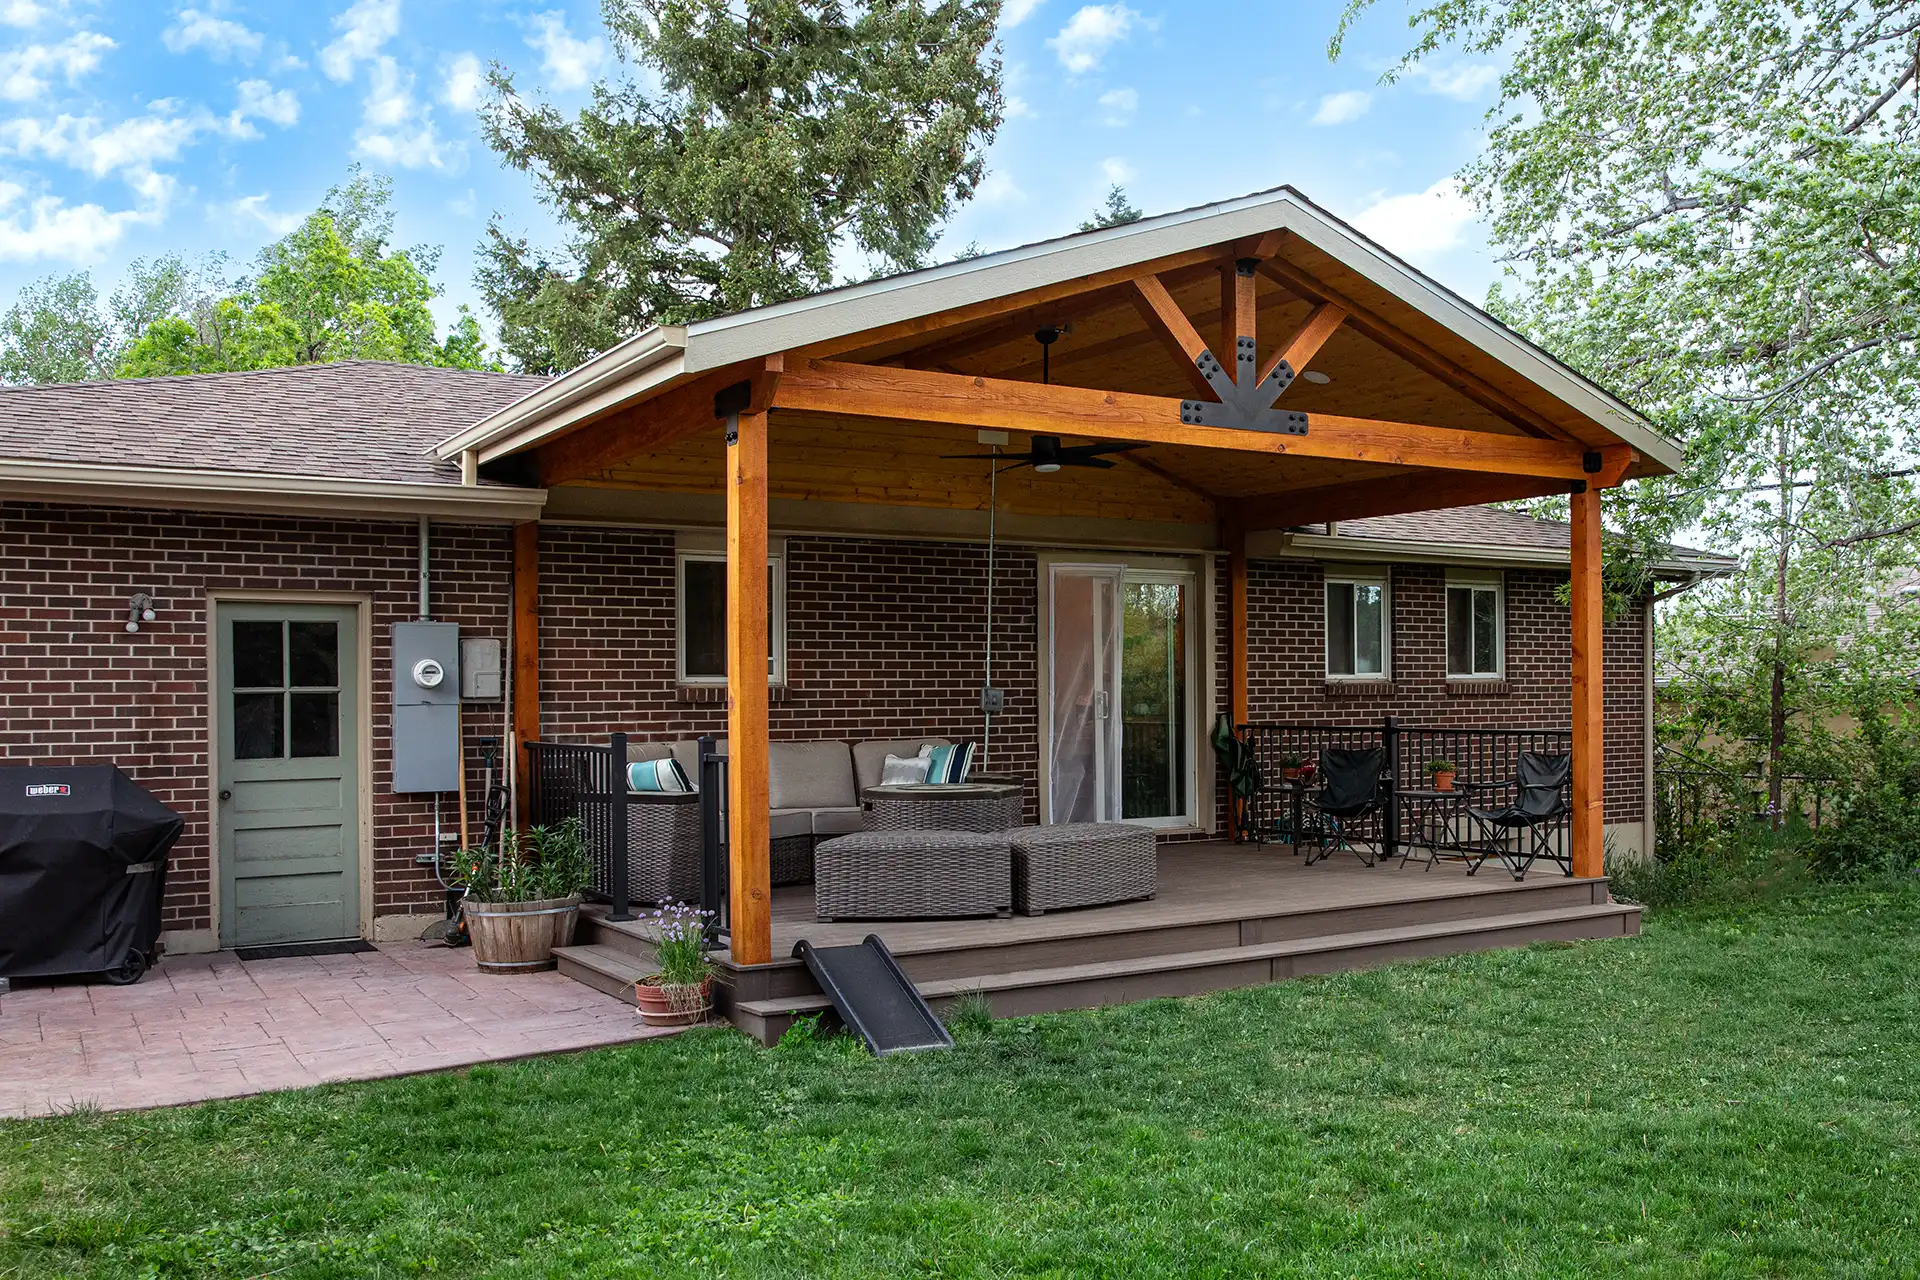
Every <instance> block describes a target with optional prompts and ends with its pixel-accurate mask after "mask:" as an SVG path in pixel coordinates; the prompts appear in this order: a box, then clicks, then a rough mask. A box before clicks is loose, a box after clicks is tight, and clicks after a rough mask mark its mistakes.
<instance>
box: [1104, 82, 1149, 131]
mask: <svg viewBox="0 0 1920 1280" xmlns="http://www.w3.org/2000/svg"><path fill="white" fill-rule="evenodd" d="M1100 109H1101V116H1100V122H1101V123H1102V124H1108V125H1112V126H1113V127H1114V128H1116V129H1117V128H1119V127H1120V126H1122V125H1124V124H1126V123H1127V122H1128V121H1129V120H1132V119H1133V113H1134V112H1136V111H1138V110H1139V109H1140V91H1139V90H1138V89H1109V90H1107V92H1105V93H1103V94H1101V95H1100Z"/></svg>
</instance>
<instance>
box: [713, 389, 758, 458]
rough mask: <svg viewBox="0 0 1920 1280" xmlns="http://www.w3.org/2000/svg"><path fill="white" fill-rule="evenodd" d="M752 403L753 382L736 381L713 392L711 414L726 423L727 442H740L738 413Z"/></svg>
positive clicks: (733, 443) (742, 411) (732, 443)
mask: <svg viewBox="0 0 1920 1280" xmlns="http://www.w3.org/2000/svg"><path fill="white" fill-rule="evenodd" d="M752 404H753V384H752V383H751V382H736V383H734V384H733V385H732V386H730V387H722V388H720V390H718V391H716V392H714V393H713V416H714V417H715V418H717V419H719V420H720V421H723V422H725V423H726V424H727V443H728V444H729V445H736V444H739V443H740V415H741V414H743V413H745V412H746V411H747V409H748V408H749V407H751V406H752Z"/></svg>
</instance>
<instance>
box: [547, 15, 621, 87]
mask: <svg viewBox="0 0 1920 1280" xmlns="http://www.w3.org/2000/svg"><path fill="white" fill-rule="evenodd" d="M527 23H528V25H529V26H531V27H532V28H533V31H532V33H531V34H530V35H528V36H527V47H528V48H529V49H533V50H535V51H537V52H538V53H539V54H540V69H541V70H542V71H544V72H546V73H547V88H549V89H552V90H554V91H555V92H561V93H564V92H566V91H567V90H569V89H584V88H586V87H587V86H588V85H589V84H592V83H593V79H594V77H595V76H597V75H598V74H600V69H601V68H602V67H604V66H605V65H606V62H607V45H606V42H605V41H604V40H602V39H600V37H598V36H593V37H591V38H590V39H586V40H576V39H574V38H573V36H572V35H570V34H569V33H568V31H567V16H566V15H565V14H563V13H561V12H560V11H559V10H557V9H555V10H549V11H548V12H546V13H536V14H534V15H533V16H532V17H530V18H528V19H527Z"/></svg>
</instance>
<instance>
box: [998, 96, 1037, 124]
mask: <svg viewBox="0 0 1920 1280" xmlns="http://www.w3.org/2000/svg"><path fill="white" fill-rule="evenodd" d="M1001 114H1003V115H1004V116H1005V117H1006V118H1007V119H1009V120H1024V119H1027V118H1029V117H1031V116H1032V115H1033V108H1032V107H1031V106H1029V105H1028V104H1027V100H1026V99H1025V98H1023V97H1021V96H1020V95H1019V94H1017V93H1010V94H1008V95H1007V99H1006V109H1005V110H1004V111H1003V112H1002V113H1001Z"/></svg>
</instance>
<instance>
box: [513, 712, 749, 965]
mask: <svg viewBox="0 0 1920 1280" xmlns="http://www.w3.org/2000/svg"><path fill="white" fill-rule="evenodd" d="M525 745H526V750H527V766H528V767H527V782H528V787H529V791H530V794H529V797H528V815H529V818H530V820H531V822H532V823H533V825H534V826H558V825H560V824H561V823H562V822H565V821H566V820H567V819H569V818H578V819H579V820H580V830H581V835H582V837H583V838H584V839H585V841H586V846H587V857H588V861H589V863H590V865H591V867H592V882H591V884H590V885H589V886H588V894H589V895H590V896H592V897H594V898H597V899H599V900H601V901H603V902H605V903H607V904H608V908H609V910H608V917H609V918H610V919H613V920H631V919H633V896H632V889H631V885H630V875H629V871H630V868H629V863H628V856H629V855H628V820H629V814H628V809H627V805H626V803H625V801H626V799H627V778H626V769H627V735H626V734H624V733H615V734H611V735H609V737H608V740H607V744H606V745H605V746H601V745H600V744H598V743H588V742H544V741H542V742H529V743H527V744H525ZM697 761H698V763H697V765H696V768H697V770H698V773H699V777H698V780H697V781H696V783H695V785H696V786H697V787H698V788H699V791H700V894H699V906H700V908H701V910H703V911H705V912H707V913H708V914H707V920H708V928H709V930H710V932H711V933H712V936H713V937H714V939H715V940H716V941H718V940H720V939H723V938H724V937H726V934H727V821H726V802H725V801H726V794H727V758H726V757H725V756H724V755H721V754H720V753H719V751H718V744H717V743H716V742H715V741H714V739H713V738H711V737H706V738H701V739H700V740H699V751H698V752H697ZM615 800H618V801H620V803H613V801H615Z"/></svg>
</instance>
